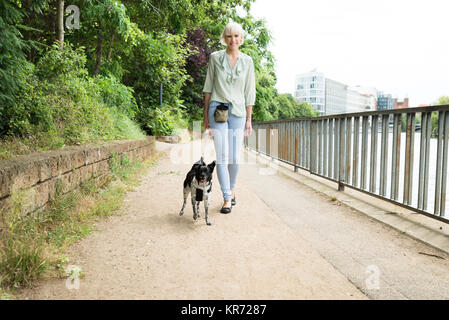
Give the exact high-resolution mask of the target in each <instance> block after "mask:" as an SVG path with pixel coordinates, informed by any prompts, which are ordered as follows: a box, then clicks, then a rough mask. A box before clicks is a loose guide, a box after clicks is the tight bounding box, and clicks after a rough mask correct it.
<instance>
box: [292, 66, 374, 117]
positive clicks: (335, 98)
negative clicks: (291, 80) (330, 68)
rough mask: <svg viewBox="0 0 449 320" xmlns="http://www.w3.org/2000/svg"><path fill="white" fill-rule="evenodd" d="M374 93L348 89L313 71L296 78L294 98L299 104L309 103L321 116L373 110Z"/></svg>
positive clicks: (367, 89)
mask: <svg viewBox="0 0 449 320" xmlns="http://www.w3.org/2000/svg"><path fill="white" fill-rule="evenodd" d="M365 91H366V92H365ZM376 92H377V91H376V89H374V88H364V87H360V86H357V87H349V86H348V85H346V84H344V83H341V82H338V81H335V80H332V79H329V78H326V77H325V76H324V74H323V73H320V72H317V70H316V69H314V70H312V71H310V72H307V73H303V74H300V75H298V76H297V77H296V80H295V92H294V96H295V98H296V100H297V101H298V102H299V103H301V102H308V103H310V104H311V105H312V106H313V109H314V110H316V111H318V112H319V113H320V116H322V115H330V114H339V113H353V112H362V111H367V110H374V109H375V107H376Z"/></svg>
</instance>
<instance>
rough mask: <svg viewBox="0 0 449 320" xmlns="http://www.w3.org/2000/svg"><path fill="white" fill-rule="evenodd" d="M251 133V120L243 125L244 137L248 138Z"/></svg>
mask: <svg viewBox="0 0 449 320" xmlns="http://www.w3.org/2000/svg"><path fill="white" fill-rule="evenodd" d="M252 132H253V126H252V125H251V119H247V120H246V124H245V137H249V136H250V135H251V133H252Z"/></svg>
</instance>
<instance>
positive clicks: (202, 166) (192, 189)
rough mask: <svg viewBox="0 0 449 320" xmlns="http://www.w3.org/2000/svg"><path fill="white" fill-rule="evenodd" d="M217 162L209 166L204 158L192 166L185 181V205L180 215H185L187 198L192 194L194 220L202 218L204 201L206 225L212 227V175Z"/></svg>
mask: <svg viewBox="0 0 449 320" xmlns="http://www.w3.org/2000/svg"><path fill="white" fill-rule="evenodd" d="M216 163H217V162H216V161H215V160H214V161H212V162H211V163H209V164H208V165H206V163H205V162H204V159H203V157H201V159H200V160H199V161H197V162H195V163H194V164H193V166H192V169H190V171H189V172H188V173H187V176H186V178H185V180H184V189H183V190H184V203H183V205H182V209H181V211H180V212H179V215H180V216H182V215H183V214H184V208H185V206H186V202H187V197H188V196H189V193H190V198H191V200H192V207H193V220H196V219H198V218H200V217H201V215H200V202H201V201H204V210H205V216H206V224H207V225H208V226H210V225H211V223H210V221H209V200H210V194H211V192H212V173H213V172H214V168H215V165H216Z"/></svg>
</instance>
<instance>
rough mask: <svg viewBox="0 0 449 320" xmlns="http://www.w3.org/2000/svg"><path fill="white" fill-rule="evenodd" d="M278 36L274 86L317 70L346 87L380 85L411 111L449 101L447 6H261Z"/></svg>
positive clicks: (323, 2)
mask: <svg viewBox="0 0 449 320" xmlns="http://www.w3.org/2000/svg"><path fill="white" fill-rule="evenodd" d="M251 12H252V14H253V15H254V16H255V17H257V18H265V19H266V21H267V25H268V28H269V29H270V30H271V32H272V35H273V37H274V40H273V44H272V45H271V52H272V53H273V54H274V56H275V58H276V74H277V77H278V82H277V85H276V87H277V88H278V90H279V91H280V92H282V93H285V92H289V93H293V89H294V80H295V76H296V75H297V74H300V73H304V72H308V71H310V70H312V69H314V68H317V69H318V71H319V72H322V73H324V75H325V77H327V78H331V79H333V80H336V81H339V82H343V83H345V84H347V85H350V86H353V85H361V86H370V87H375V88H376V89H378V90H380V91H384V92H386V93H391V94H393V95H394V96H395V97H397V98H398V99H399V100H402V99H403V98H404V97H406V96H408V97H409V100H410V103H409V106H410V107H415V106H418V105H419V104H422V103H428V104H431V103H432V102H435V101H436V100H437V99H438V97H439V96H442V95H449V23H448V20H449V1H448V0H426V1H422V0H420V1H417V0H308V1H303V0H277V1H274V0H256V2H255V3H254V4H253V6H252V8H251Z"/></svg>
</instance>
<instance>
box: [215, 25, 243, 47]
mask: <svg viewBox="0 0 449 320" xmlns="http://www.w3.org/2000/svg"><path fill="white" fill-rule="evenodd" d="M235 33H239V34H241V35H242V42H241V43H240V44H243V39H244V38H245V32H244V31H243V28H242V26H241V25H240V24H238V23H237V22H234V21H231V22H229V23H228V24H227V25H226V27H225V28H224V30H223V32H222V33H221V36H220V43H221V44H222V45H226V41H225V38H226V36H227V35H228V34H235Z"/></svg>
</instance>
